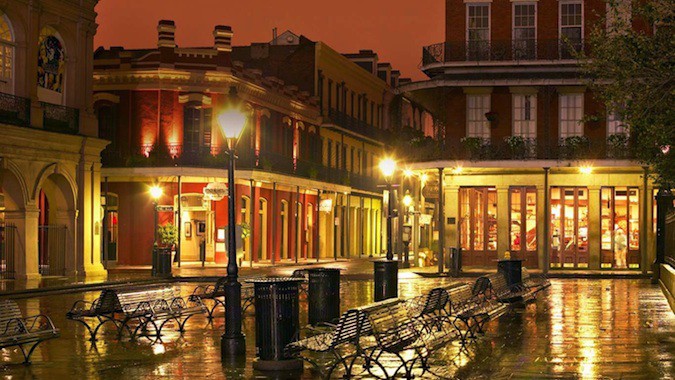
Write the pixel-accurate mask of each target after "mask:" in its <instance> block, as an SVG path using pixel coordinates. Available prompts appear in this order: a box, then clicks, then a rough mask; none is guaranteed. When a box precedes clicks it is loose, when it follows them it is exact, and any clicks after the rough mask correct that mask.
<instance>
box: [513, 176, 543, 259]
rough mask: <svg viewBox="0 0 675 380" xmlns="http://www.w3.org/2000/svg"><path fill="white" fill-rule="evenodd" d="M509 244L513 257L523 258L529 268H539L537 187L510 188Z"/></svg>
mask: <svg viewBox="0 0 675 380" xmlns="http://www.w3.org/2000/svg"><path fill="white" fill-rule="evenodd" d="M509 210H510V212H509V245H510V250H511V257H512V258H517V259H521V260H523V265H524V266H526V267H527V268H537V267H538V259H537V189H536V188H535V187H512V188H510V189H509Z"/></svg>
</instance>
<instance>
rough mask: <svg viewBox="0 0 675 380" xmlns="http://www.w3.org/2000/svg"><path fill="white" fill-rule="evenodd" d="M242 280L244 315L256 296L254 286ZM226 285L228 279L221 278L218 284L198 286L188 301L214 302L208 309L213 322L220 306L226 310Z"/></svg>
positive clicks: (217, 281) (242, 310)
mask: <svg viewBox="0 0 675 380" xmlns="http://www.w3.org/2000/svg"><path fill="white" fill-rule="evenodd" d="M241 280H242V279H241V278H240V279H239V282H240V283H241V301H242V305H241V312H242V313H244V312H246V309H248V308H249V307H251V306H253V301H254V298H255V295H254V291H253V284H252V283H248V282H241ZM226 285H227V277H220V278H218V280H216V283H215V284H214V285H206V286H202V285H200V286H197V287H196V288H195V289H194V290H193V291H192V294H191V295H190V296H189V297H188V299H189V300H190V301H193V302H197V300H200V302H202V303H203V302H204V301H205V300H209V301H211V302H213V306H211V307H210V308H209V307H207V308H206V312H207V318H208V319H209V321H211V320H213V312H214V311H215V309H216V307H217V306H218V305H220V306H222V307H223V308H225V293H226V287H225V286H226Z"/></svg>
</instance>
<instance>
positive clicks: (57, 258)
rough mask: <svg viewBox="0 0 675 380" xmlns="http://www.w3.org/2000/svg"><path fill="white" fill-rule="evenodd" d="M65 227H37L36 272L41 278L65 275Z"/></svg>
mask: <svg viewBox="0 0 675 380" xmlns="http://www.w3.org/2000/svg"><path fill="white" fill-rule="evenodd" d="M67 231H68V230H67V228H66V226H59V225H41V226H39V227H38V250H39V261H38V270H39V272H40V274H41V275H43V276H65V275H66V236H67Z"/></svg>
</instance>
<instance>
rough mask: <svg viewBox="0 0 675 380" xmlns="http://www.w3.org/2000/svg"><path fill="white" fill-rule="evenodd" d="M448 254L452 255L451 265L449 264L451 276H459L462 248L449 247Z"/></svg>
mask: <svg viewBox="0 0 675 380" xmlns="http://www.w3.org/2000/svg"><path fill="white" fill-rule="evenodd" d="M450 255H451V257H452V265H451V266H450V272H451V273H452V275H453V276H455V277H456V276H459V275H460V273H461V272H462V249H461V248H450Z"/></svg>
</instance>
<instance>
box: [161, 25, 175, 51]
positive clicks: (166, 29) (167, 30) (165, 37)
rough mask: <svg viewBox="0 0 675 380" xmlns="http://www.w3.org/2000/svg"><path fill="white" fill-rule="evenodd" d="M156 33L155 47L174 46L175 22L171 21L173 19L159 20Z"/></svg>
mask: <svg viewBox="0 0 675 380" xmlns="http://www.w3.org/2000/svg"><path fill="white" fill-rule="evenodd" d="M157 34H158V38H157V47H160V48H162V47H168V48H175V47H176V40H175V34H176V24H175V23H174V22H173V20H159V24H158V25H157Z"/></svg>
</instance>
